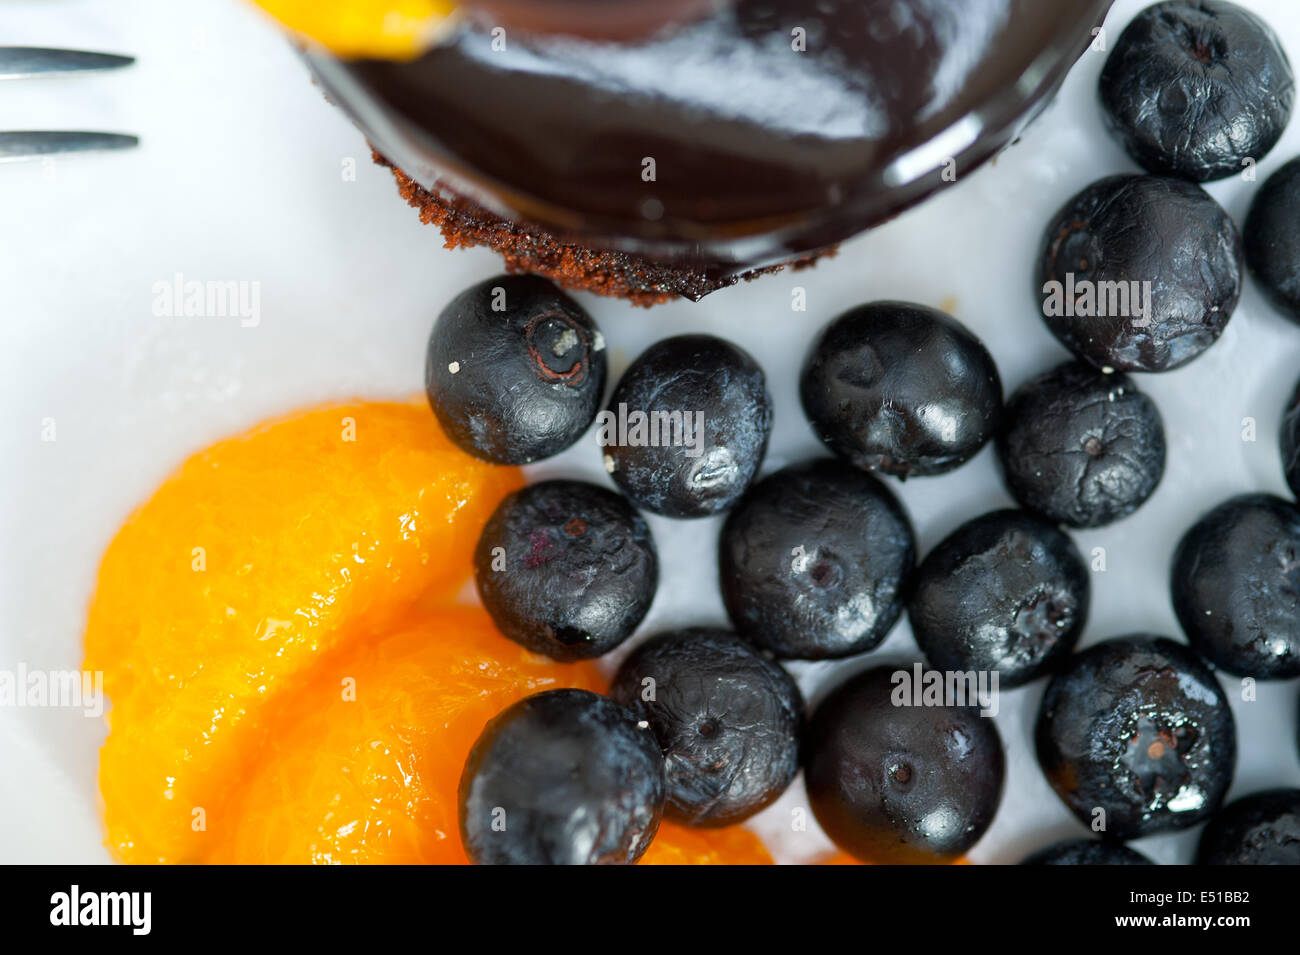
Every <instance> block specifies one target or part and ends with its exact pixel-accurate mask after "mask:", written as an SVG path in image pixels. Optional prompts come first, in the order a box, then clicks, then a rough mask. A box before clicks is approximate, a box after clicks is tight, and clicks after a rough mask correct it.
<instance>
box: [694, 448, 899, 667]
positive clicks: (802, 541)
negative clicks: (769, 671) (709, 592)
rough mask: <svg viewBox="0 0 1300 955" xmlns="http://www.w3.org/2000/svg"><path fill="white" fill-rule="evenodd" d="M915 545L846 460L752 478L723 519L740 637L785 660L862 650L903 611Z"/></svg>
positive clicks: (730, 609) (732, 611)
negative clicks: (754, 481)
mask: <svg viewBox="0 0 1300 955" xmlns="http://www.w3.org/2000/svg"><path fill="white" fill-rule="evenodd" d="M915 562H916V541H915V538H914V537H913V534H912V525H911V522H910V521H909V520H908V517H907V514H906V513H905V512H904V510H903V507H902V505H900V504H899V503H898V501H897V499H895V497H894V495H893V494H891V493H890V492H889V489H888V488H886V487H885V486H884V485H883V484H881V483H880V481H878V480H876V479H875V478H874V477H872V476H871V475H869V474H865V473H864V472H862V471H859V470H857V469H856V468H853V467H852V466H850V465H848V464H845V463H843V462H841V461H836V460H833V459H829V458H827V459H822V460H816V461H810V462H807V463H803V464H796V465H792V466H790V467H787V468H784V469H783V470H780V471H778V472H776V473H775V474H772V475H769V476H768V477H766V478H764V479H763V480H762V481H760V482H759V483H758V484H756V485H755V486H754V488H753V490H751V491H750V492H749V493H748V494H747V495H745V497H744V499H743V500H742V501H741V502H740V505H739V506H738V507H737V508H736V510H735V511H733V512H732V513H731V515H730V516H729V517H728V518H727V522H726V524H724V525H723V528H722V535H721V539H720V541H719V549H718V568H719V577H720V581H721V586H722V600H723V603H725V604H726V607H727V613H728V614H729V615H730V616H731V621H732V624H733V625H734V626H735V628H736V629H737V630H738V631H740V634H741V636H743V637H745V638H746V639H748V640H750V641H752V642H753V643H755V644H757V645H758V646H760V647H763V648H765V649H767V650H769V651H771V652H772V653H774V654H776V655H777V656H779V657H785V658H795V659H805V660H819V659H825V658H830V657H845V656H850V655H852V654H855V653H863V652H865V651H867V650H870V649H872V648H873V647H875V646H877V645H878V644H879V643H880V641H882V640H884V639H885V636H886V635H887V634H888V633H889V630H890V628H891V627H893V625H894V623H895V622H896V621H897V620H898V617H899V615H900V614H901V613H902V610H903V588H904V586H905V583H906V581H907V579H908V577H909V576H910V575H911V573H912V568H913V566H914V564H915Z"/></svg>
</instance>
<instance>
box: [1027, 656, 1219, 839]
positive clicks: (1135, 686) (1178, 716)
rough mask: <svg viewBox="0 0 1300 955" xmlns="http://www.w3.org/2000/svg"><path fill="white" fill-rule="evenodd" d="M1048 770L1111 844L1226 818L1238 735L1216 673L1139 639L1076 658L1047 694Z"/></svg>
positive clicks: (1044, 736) (1038, 736)
mask: <svg viewBox="0 0 1300 955" xmlns="http://www.w3.org/2000/svg"><path fill="white" fill-rule="evenodd" d="M1035 742H1036V744H1037V748H1038V762H1039V765H1040V766H1041V767H1042V769H1043V772H1044V774H1046V776H1047V781H1048V782H1049V783H1051V785H1052V788H1053V789H1055V790H1056V794H1057V795H1058V796H1060V797H1061V801H1062V802H1064V803H1065V805H1066V806H1067V807H1068V808H1069V809H1070V811H1071V812H1073V813H1074V815H1075V816H1077V817H1078V818H1079V819H1080V820H1081V821H1082V822H1083V823H1085V824H1086V825H1089V826H1093V827H1094V828H1096V826H1097V825H1098V824H1100V825H1102V826H1104V827H1105V828H1104V830H1102V832H1103V835H1104V837H1105V838H1110V839H1120V840H1126V839H1135V838H1137V837H1139V836H1147V835H1151V834H1152V833H1156V832H1165V831H1169V830H1174V829H1185V828H1187V827H1188V826H1192V825H1195V824H1196V823H1198V822H1200V821H1201V820H1202V819H1205V818H1206V817H1208V816H1210V815H1211V814H1213V813H1214V811H1215V810H1216V809H1218V807H1219V804H1220V803H1221V802H1222V801H1223V796H1224V794H1225V793H1226V792H1227V791H1228V786H1229V785H1230V784H1231V782H1232V773H1233V769H1234V767H1235V765H1236V761H1237V732H1236V728H1235V724H1234V723H1233V719H1232V711H1231V710H1230V709H1229V708H1228V700H1227V697H1226V696H1224V693H1223V690H1222V689H1221V688H1220V686H1219V684H1218V682H1217V681H1216V680H1215V679H1214V674H1213V673H1211V672H1210V669H1209V668H1208V667H1207V666H1206V665H1205V664H1204V663H1202V662H1201V659H1200V658H1199V657H1198V656H1197V655H1196V654H1195V653H1193V652H1192V651H1191V650H1190V649H1189V648H1188V647H1186V646H1184V645H1182V644H1180V643H1175V642H1174V641H1173V640H1168V639H1166V638H1164V637H1155V636H1150V635H1147V634H1134V635H1131V636H1126V637H1118V638H1116V639H1114V640H1107V641H1106V642H1104V643H1099V644H1096V645H1095V646H1092V647H1089V648H1088V649H1086V650H1084V651H1082V652H1081V653H1077V654H1075V655H1074V656H1073V657H1071V658H1070V660H1068V661H1067V662H1066V665H1065V667H1064V668H1063V669H1062V671H1061V672H1060V673H1058V674H1057V675H1056V676H1055V677H1053V678H1052V681H1051V682H1050V683H1049V684H1048V685H1047V692H1046V693H1045V694H1044V695H1043V700H1042V705H1041V706H1040V708H1039V711H1038V725H1037V728H1036V730H1035Z"/></svg>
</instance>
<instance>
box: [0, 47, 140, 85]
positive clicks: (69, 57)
mask: <svg viewBox="0 0 1300 955" xmlns="http://www.w3.org/2000/svg"><path fill="white" fill-rule="evenodd" d="M134 62H135V57H133V56H120V55H118V54H116V53H93V52H90V51H88V50H55V49H49V48H46V47H36V46H0V79H3V80H9V79H21V78H25V77H30V76H46V75H49V74H52V73H79V72H83V71H85V70H116V69H120V68H122V67H124V66H130V65H131V64H132V63H134Z"/></svg>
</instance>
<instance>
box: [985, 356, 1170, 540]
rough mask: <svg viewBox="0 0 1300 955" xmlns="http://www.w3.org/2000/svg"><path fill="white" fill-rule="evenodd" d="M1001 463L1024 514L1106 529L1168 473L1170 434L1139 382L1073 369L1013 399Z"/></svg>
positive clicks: (1064, 368)
mask: <svg viewBox="0 0 1300 955" xmlns="http://www.w3.org/2000/svg"><path fill="white" fill-rule="evenodd" d="M997 448H998V462H999V464H1000V465H1001V469H1002V476H1003V478H1004V479H1005V481H1006V484H1007V490H1008V491H1010V492H1011V496H1012V497H1014V498H1015V499H1016V501H1018V502H1019V503H1020V505H1021V507H1024V508H1026V509H1027V510H1030V511H1034V512H1036V513H1038V514H1041V515H1043V516H1044V517H1047V518H1050V519H1051V520H1053V521H1058V522H1060V523H1062V524H1066V525H1069V526H1071V527H1100V526H1102V525H1103V524H1109V523H1111V522H1113V521H1117V520H1119V519H1120V518H1122V517H1127V516H1128V515H1129V514H1132V513H1133V512H1134V511H1135V510H1137V509H1138V508H1139V507H1141V506H1142V504H1143V502H1145V501H1146V499H1147V498H1149V497H1150V496H1151V495H1152V494H1153V493H1154V492H1155V489H1156V487H1157V486H1158V485H1159V484H1160V479H1161V478H1162V477H1163V476H1164V473H1165V429H1164V424H1163V423H1162V421H1161V418H1160V410H1159V409H1158V408H1157V407H1156V403H1155V402H1154V401H1152V400H1151V399H1150V398H1149V397H1147V396H1146V395H1144V394H1143V393H1142V392H1140V391H1138V389H1137V386H1136V385H1135V384H1134V383H1133V380H1132V379H1131V378H1129V377H1128V376H1127V375H1125V374H1122V373H1119V372H1116V373H1114V374H1110V375H1106V374H1103V373H1101V372H1099V371H1097V370H1096V369H1095V368H1093V367H1091V366H1090V365H1086V364H1084V363H1083V362H1066V363H1065V364H1063V365H1058V366H1057V367H1055V368H1053V369H1051V370H1050V371H1048V372H1045V373H1043V374H1041V375H1039V376H1038V377H1037V378H1034V379H1032V380H1030V381H1028V382H1026V383H1025V384H1024V385H1022V386H1021V387H1020V388H1019V389H1018V390H1017V391H1016V393H1015V394H1013V395H1012V396H1011V400H1010V402H1008V403H1007V414H1006V426H1005V428H1004V429H1003V431H1002V433H1001V434H1000V435H998V444H997Z"/></svg>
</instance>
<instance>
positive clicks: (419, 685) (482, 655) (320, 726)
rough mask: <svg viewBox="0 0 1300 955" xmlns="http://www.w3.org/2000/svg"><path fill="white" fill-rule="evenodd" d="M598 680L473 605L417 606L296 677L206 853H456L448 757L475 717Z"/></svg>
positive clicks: (426, 859) (424, 858) (454, 766)
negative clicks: (394, 625) (372, 639)
mask: <svg viewBox="0 0 1300 955" xmlns="http://www.w3.org/2000/svg"><path fill="white" fill-rule="evenodd" d="M559 686H579V687H583V688H585V689H591V690H596V691H597V692H599V690H600V689H601V682H600V679H599V676H598V674H597V672H596V670H595V668H594V667H592V666H591V665H590V664H579V665H574V666H567V665H562V664H557V663H553V662H551V661H549V660H546V659H544V658H542V657H537V656H533V655H532V654H530V653H528V652H527V651H525V650H524V649H523V648H521V647H519V646H517V645H516V644H514V643H511V642H510V641H508V640H506V639H505V638H504V637H502V636H501V635H500V634H499V633H497V632H496V630H495V629H494V627H493V626H492V622H491V620H490V619H489V618H488V616H487V614H486V613H484V612H483V611H482V610H478V609H470V608H464V609H450V610H446V611H443V612H440V613H434V614H429V615H421V616H420V617H419V618H418V619H415V620H413V621H412V623H411V624H410V625H409V627H408V628H407V629H403V630H402V631H400V632H398V633H395V634H394V635H392V636H390V637H387V638H385V639H384V640H383V641H381V642H379V643H378V644H375V645H374V646H357V647H354V648H351V649H350V652H348V653H346V654H343V655H341V656H339V657H338V658H336V659H334V660H332V661H331V662H330V665H329V666H328V667H324V668H322V669H321V670H320V672H318V673H317V674H316V675H315V677H314V678H313V679H312V680H311V681H310V682H309V683H308V684H306V685H304V686H302V687H300V688H299V689H298V690H297V691H296V692H295V693H293V694H292V697H291V698H290V699H289V700H288V702H287V705H286V706H284V707H282V708H280V709H279V710H278V711H277V713H276V714H275V716H274V718H273V722H274V725H275V727H276V731H275V734H274V737H273V738H272V739H271V740H270V741H269V742H268V745H267V748H266V749H265V751H264V752H263V754H262V755H261V757H260V758H259V759H258V761H257V765H256V766H255V767H250V769H249V775H248V776H247V778H246V779H245V780H243V781H242V795H241V797H240V798H239V799H238V800H236V801H235V802H233V803H232V804H231V805H230V806H229V808H228V810H227V812H226V814H225V818H223V819H222V820H220V822H219V824H213V825H210V826H209V830H208V832H209V837H210V838H211V839H212V840H213V854H212V856H211V861H214V862H232V863H288V864H301V863H381V862H382V863H400V864H429V863H435V864H439V863H440V864H458V863H459V864H463V863H466V862H467V861H468V860H467V859H466V857H465V853H464V850H463V849H462V848H461V842H460V834H459V831H458V825H457V795H456V791H457V786H458V784H459V782H460V773H461V767H463V766H464V765H465V759H466V757H467V756H468V755H469V751H470V748H471V747H472V746H473V745H474V741H475V740H476V739H477V738H478V735H479V733H480V732H481V731H482V729H483V726H484V725H485V724H486V723H487V721H488V720H489V719H491V718H492V717H494V716H496V715H497V714H498V713H499V712H500V711H501V710H503V709H505V708H506V707H507V706H509V705H510V704H511V703H514V702H515V701H516V700H519V699H522V698H523V697H525V696H527V695H529V694H531V693H537V692H540V691H542V690H546V689H551V688H554V687H559Z"/></svg>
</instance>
